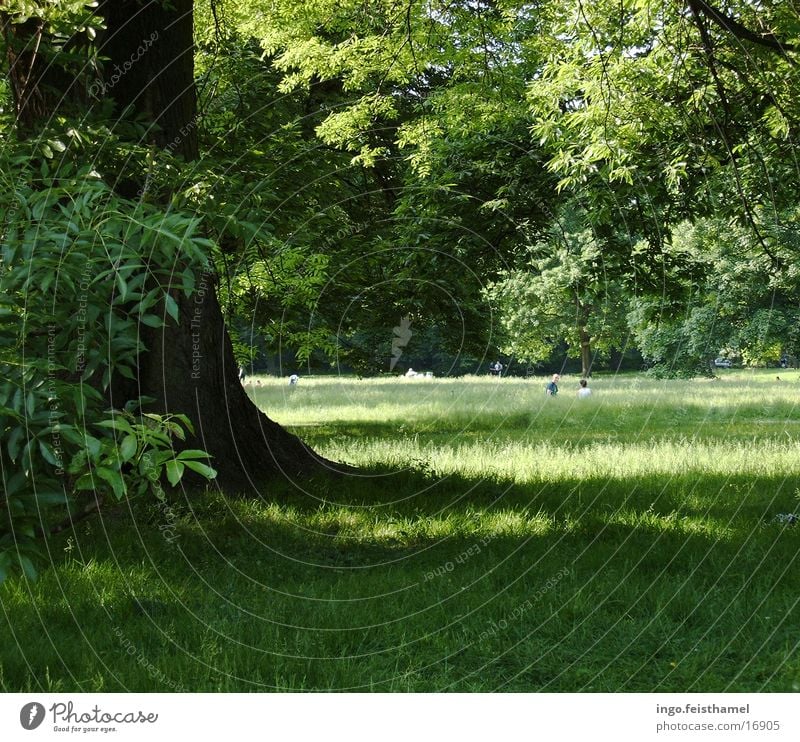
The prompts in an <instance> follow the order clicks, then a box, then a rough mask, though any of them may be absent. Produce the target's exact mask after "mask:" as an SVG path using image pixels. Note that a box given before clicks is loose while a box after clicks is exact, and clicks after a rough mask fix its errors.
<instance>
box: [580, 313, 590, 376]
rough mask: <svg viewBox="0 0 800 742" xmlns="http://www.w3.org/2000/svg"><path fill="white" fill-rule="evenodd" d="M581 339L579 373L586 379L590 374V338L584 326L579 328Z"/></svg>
mask: <svg viewBox="0 0 800 742" xmlns="http://www.w3.org/2000/svg"><path fill="white" fill-rule="evenodd" d="M580 340H581V375H582V376H583V377H584V378H586V379H588V378H589V377H590V376H591V375H592V339H591V338H590V337H589V333H588V332H587V331H586V327H584V326H582V327H581V328H580Z"/></svg>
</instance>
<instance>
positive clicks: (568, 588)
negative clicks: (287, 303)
mask: <svg viewBox="0 0 800 742" xmlns="http://www.w3.org/2000/svg"><path fill="white" fill-rule="evenodd" d="M777 374H779V375H780V380H778V379H776V375H777ZM544 383H545V380H544V379H543V378H538V379H510V378H508V379H501V380H497V379H493V378H490V377H473V378H464V379H431V380H424V379H402V378H391V379H389V378H386V379H369V380H368V379H364V380H359V379H355V378H336V377H318V378H312V377H307V378H301V380H300V383H299V384H298V385H297V386H296V387H294V388H290V387H289V386H288V384H287V383H286V380H285V379H268V378H256V379H250V378H249V379H248V387H249V389H250V390H251V393H252V396H253V398H254V399H255V400H256V401H257V403H258V404H259V405H260V406H262V407H263V408H264V409H265V410H267V411H268V412H269V413H270V415H271V416H272V417H273V418H274V419H276V420H277V421H278V422H280V423H282V424H284V425H286V426H289V427H290V428H291V429H292V430H293V431H294V432H296V433H297V434H298V435H300V436H301V437H303V438H304V439H305V440H307V441H308V442H309V443H310V444H312V445H313V446H314V447H315V448H316V449H317V450H319V451H320V452H321V453H323V454H324V455H325V456H327V457H329V458H331V459H335V460H340V461H346V462H348V463H350V464H354V465H356V466H357V467H359V468H360V473H358V474H350V475H347V476H342V477H335V478H329V477H316V478H315V479H313V480H310V481H294V482H280V483H276V484H275V485H274V486H273V487H272V488H271V489H270V490H269V491H265V492H264V493H263V497H262V498H261V499H256V500H253V499H249V500H243V499H231V498H225V497H223V496H222V495H221V494H220V493H217V492H213V491H210V492H208V493H206V494H204V495H192V496H190V497H186V496H184V495H183V494H182V493H175V494H174V496H173V497H172V499H171V500H170V502H169V503H168V504H166V505H163V506H160V507H158V508H155V509H154V508H152V507H149V508H148V507H146V506H145V504H144V503H135V504H133V505H132V506H131V507H121V508H119V509H118V510H117V511H114V512H108V513H106V514H104V516H103V517H102V518H98V519H95V520H92V521H87V522H85V523H82V524H81V525H80V526H79V528H78V529H77V530H76V531H75V532H73V533H69V534H63V535H62V536H59V537H58V538H56V539H53V540H51V542H50V549H51V555H52V567H51V568H50V569H48V570H46V571H45V572H44V573H43V574H42V575H41V577H40V579H39V580H38V581H37V582H36V583H27V582H22V581H16V582H8V583H6V584H5V585H3V586H2V587H0V607H1V608H2V615H3V617H4V620H5V622H6V626H5V627H4V629H5V635H6V637H7V638H6V640H5V641H4V642H3V648H2V654H1V655H0V687H1V688H2V689H3V690H6V691H20V690H25V691H27V690H47V691H68V690H69V691H72V690H83V691H122V690H135V691H170V690H191V691H217V690H220V691H258V690H272V689H277V690H376V691H434V690H451V691H490V690H500V691H536V690H544V691H587V690H591V691H656V690H660V691H757V690H771V691H792V690H795V691H796V690H800V656H798V648H799V645H800V628H799V627H800V620H799V619H800V607H798V600H800V591H798V589H797V584H798V581H797V574H798V570H800V560H798V549H799V547H800V526H798V527H794V526H791V525H786V524H784V523H781V522H778V520H777V519H776V516H777V515H778V514H780V513H789V512H796V511H797V510H798V509H800V502H798V492H799V491H800V430H799V429H800V410H799V409H798V407H797V400H798V399H800V374H798V372H795V371H784V370H780V371H778V372H775V371H771V372H770V371H758V372H755V371H754V372H745V371H733V370H732V371H728V370H723V371H721V372H720V374H719V378H718V379H714V380H712V379H708V380H706V379H702V380H701V379H698V380H692V381H657V380H653V379H649V378H647V377H644V376H641V375H623V376H612V375H609V376H599V377H597V378H595V379H593V381H592V387H593V389H594V394H593V396H592V397H591V398H590V399H587V400H579V399H577V398H576V395H575V390H576V388H577V378H574V377H573V378H569V377H567V378H564V379H563V380H562V383H561V393H560V394H559V395H558V396H557V397H555V398H549V397H546V396H545V394H544Z"/></svg>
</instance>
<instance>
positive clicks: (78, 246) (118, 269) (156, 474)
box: [0, 141, 214, 578]
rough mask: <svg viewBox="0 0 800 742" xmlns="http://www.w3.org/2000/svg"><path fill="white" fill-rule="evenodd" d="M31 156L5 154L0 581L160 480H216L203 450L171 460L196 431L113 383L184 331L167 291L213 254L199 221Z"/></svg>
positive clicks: (30, 150)
mask: <svg viewBox="0 0 800 742" xmlns="http://www.w3.org/2000/svg"><path fill="white" fill-rule="evenodd" d="M37 147H38V143H37V142H35V141H33V142H32V143H30V144H22V145H18V146H16V147H11V146H9V147H7V148H6V149H4V150H3V151H2V153H0V157H1V158H2V162H0V176H1V177H2V180H3V187H2V188H0V213H2V215H3V227H2V229H3V231H2V237H3V239H2V264H0V302H1V303H0V369H1V370H0V378H2V382H0V465H2V479H3V487H4V491H3V497H2V505H3V509H2V512H3V515H2V521H0V568H2V569H0V578H2V577H4V576H5V575H6V574H7V572H8V570H9V569H10V568H13V567H19V568H20V569H22V570H23V571H24V572H25V574H26V575H28V577H33V576H34V575H35V563H36V561H37V557H41V556H42V551H41V547H40V546H39V545H37V542H36V537H37V536H47V535H48V534H49V533H50V531H51V529H53V528H56V529H57V528H58V527H59V524H60V523H61V522H63V521H65V519H66V520H67V522H68V521H69V519H70V518H73V517H79V516H80V514H81V513H82V512H84V511H85V510H86V508H87V506H88V507H90V508H91V507H96V506H99V505H101V504H102V503H103V502H105V501H119V500H121V499H123V498H128V497H134V496H137V495H141V494H145V493H148V492H149V493H150V494H152V495H155V496H162V495H163V493H161V490H160V485H159V480H160V478H161V475H162V473H164V474H166V476H167V479H168V480H169V481H170V483H171V484H173V485H174V484H177V483H178V481H179V480H180V478H181V475H182V473H183V471H184V468H185V467H188V468H189V469H191V470H193V471H195V472H197V473H199V474H200V475H201V476H205V477H212V476H214V471H213V470H212V469H211V468H210V467H208V466H207V465H205V464H203V463H202V461H200V459H203V458H206V454H204V453H203V452H198V451H188V452H187V451H184V452H182V453H180V454H177V456H176V454H175V453H174V451H173V439H175V438H177V439H179V440H180V439H183V438H184V429H186V428H188V429H190V430H191V425H190V422H189V420H188V419H186V418H185V417H183V416H178V415H175V416H169V415H167V416H158V415H153V414H145V413H143V412H141V411H140V410H139V405H140V403H142V402H146V401H147V400H143V399H138V398H132V399H127V398H124V397H123V398H120V388H121V387H119V384H118V382H119V379H120V378H123V379H124V378H127V379H134V378H135V372H136V369H137V363H138V354H139V352H140V351H142V350H143V349H144V342H143V337H145V336H146V332H147V330H156V329H158V328H160V327H162V326H163V325H164V324H165V323H166V322H174V321H177V320H178V314H177V304H176V302H175V299H174V297H173V296H172V295H171V294H170V293H169V291H167V290H166V289H165V288H164V286H166V285H169V286H171V290H172V291H183V292H185V293H186V294H187V295H189V294H191V292H192V290H193V287H194V271H195V270H197V269H198V268H199V267H200V266H202V265H203V264H204V263H205V255H206V253H207V252H208V250H209V247H210V245H209V243H208V242H207V240H205V239H204V238H202V237H201V236H200V235H199V232H198V226H199V225H198V220H197V219H196V218H193V217H189V216H184V215H183V214H180V213H176V212H165V211H163V210H161V209H158V208H155V207H153V206H149V205H147V204H143V203H134V202H130V201H127V200H125V199H123V198H120V197H119V196H117V195H115V194H114V193H113V192H112V191H111V190H110V188H109V187H108V186H107V185H106V184H105V183H104V182H103V181H102V179H101V178H100V177H99V175H98V173H97V172H96V171H94V170H93V169H92V168H91V167H90V166H86V165H84V166H77V167H76V166H75V165H73V164H72V162H71V161H70V160H68V159H65V160H64V161H63V162H62V163H61V164H60V166H59V165H57V164H56V163H54V162H50V161H48V160H46V159H44V158H43V157H41V156H40V155H38V154H37V151H36V149H37ZM176 277H177V278H176ZM115 391H116V393H115ZM110 405H111V408H110V409H109V406H110ZM86 493H94V494H93V495H87V494H86Z"/></svg>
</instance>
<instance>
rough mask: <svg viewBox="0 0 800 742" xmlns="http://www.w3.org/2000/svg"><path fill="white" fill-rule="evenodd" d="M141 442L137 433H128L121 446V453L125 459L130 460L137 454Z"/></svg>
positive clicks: (121, 456)
mask: <svg viewBox="0 0 800 742" xmlns="http://www.w3.org/2000/svg"><path fill="white" fill-rule="evenodd" d="M138 448H139V444H138V441H137V438H136V436H135V435H133V434H131V435H126V436H125V437H124V438H123V439H122V443H121V444H120V447H119V455H120V458H121V459H122V460H123V461H130V460H131V459H132V458H133V457H134V456H135V454H136V451H137V450H138Z"/></svg>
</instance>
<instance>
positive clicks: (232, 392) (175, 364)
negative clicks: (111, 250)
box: [100, 0, 328, 494]
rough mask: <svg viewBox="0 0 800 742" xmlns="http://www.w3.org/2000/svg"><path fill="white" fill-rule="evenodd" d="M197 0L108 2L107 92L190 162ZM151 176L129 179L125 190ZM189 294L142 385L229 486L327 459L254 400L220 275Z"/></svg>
mask: <svg viewBox="0 0 800 742" xmlns="http://www.w3.org/2000/svg"><path fill="white" fill-rule="evenodd" d="M192 7H193V2H192V0H171V2H169V3H165V2H163V1H157V2H156V1H151V2H147V0H145V1H144V2H140V1H138V0H109V2H107V3H105V5H104V7H103V8H102V12H103V13H104V14H105V18H106V23H107V32H106V33H105V34H104V37H103V39H101V41H100V53H101V55H103V56H105V57H108V59H109V61H108V62H107V63H106V65H105V79H104V81H103V83H104V84H103V86H102V90H103V92H104V93H105V95H106V96H108V97H110V98H112V99H113V101H114V102H115V106H116V110H117V112H118V113H119V114H121V113H122V112H123V111H124V110H125V109H126V108H127V107H129V106H131V107H132V108H133V110H135V111H136V112H137V113H139V114H143V115H144V116H145V118H146V120H148V121H152V122H153V125H154V126H153V128H152V129H151V131H150V140H151V142H152V143H154V144H155V145H157V146H159V147H161V148H163V149H167V150H169V151H170V152H171V153H172V154H174V155H178V156H181V157H182V158H183V159H184V160H185V161H187V162H189V161H192V160H194V159H196V158H197V156H198V142H197V99H196V91H195V85H194V45H193V14H192ZM142 187H143V184H142V183H140V182H128V181H124V180H122V179H121V180H120V183H119V184H118V188H119V189H120V190H122V191H125V190H134V189H136V190H138V191H141V189H142ZM197 279H198V280H197V291H196V293H195V294H194V295H192V296H191V297H189V298H188V299H187V298H186V297H183V296H179V295H177V294H176V295H175V298H176V301H177V302H178V306H179V324H178V325H177V326H176V325H174V324H171V325H170V323H169V322H168V326H167V327H165V328H163V329H161V330H157V331H153V330H149V331H148V332H147V334H146V336H145V338H144V339H145V344H146V346H147V348H148V352H147V353H146V354H144V355H143V356H142V359H141V364H140V373H139V378H138V390H137V391H138V393H139V394H141V395H146V396H151V397H154V398H155V399H156V405H157V408H158V409H159V410H162V411H168V412H173V413H175V412H182V413H184V414H187V415H188V416H189V417H190V418H191V419H192V421H193V423H194V425H195V430H196V439H195V440H193V441H192V440H190V441H188V445H190V446H191V447H195V446H196V447H200V448H203V449H205V450H206V451H208V452H209V453H210V454H211V455H212V456H213V466H214V468H215V469H217V471H218V473H219V474H218V482H219V483H220V485H221V486H223V487H224V488H225V489H226V490H227V491H229V492H236V493H243V494H244V493H248V492H253V491H254V489H255V491H257V485H258V484H259V483H260V482H262V481H264V480H265V479H267V478H270V477H273V476H275V475H281V476H285V477H295V476H298V475H302V474H305V473H311V472H312V471H315V470H317V469H319V468H320V465H321V464H327V463H328V462H325V461H324V460H323V459H321V458H319V457H318V456H317V455H316V454H314V452H313V451H311V450H310V449H309V448H307V447H306V446H305V445H304V444H303V443H302V442H301V441H300V440H299V439H298V438H296V437H295V436H293V435H291V434H290V433H288V432H287V431H286V430H284V429H283V428H282V427H280V426H279V425H278V424H277V423H275V422H273V421H272V420H270V419H269V418H268V417H267V416H266V415H264V414H263V413H262V412H261V411H260V410H258V408H257V407H256V406H255V405H254V404H253V402H252V401H251V400H250V398H249V397H248V396H247V394H246V393H245V390H244V388H243V387H242V384H241V382H240V381H239V378H238V368H237V365H236V362H235V360H234V355H233V348H232V345H231V341H230V338H229V336H228V332H227V330H226V328H225V323H224V319H223V315H222V311H221V309H220V305H219V302H218V300H217V296H216V281H215V279H214V276H213V275H212V274H204V275H203V276H198V277H197Z"/></svg>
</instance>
